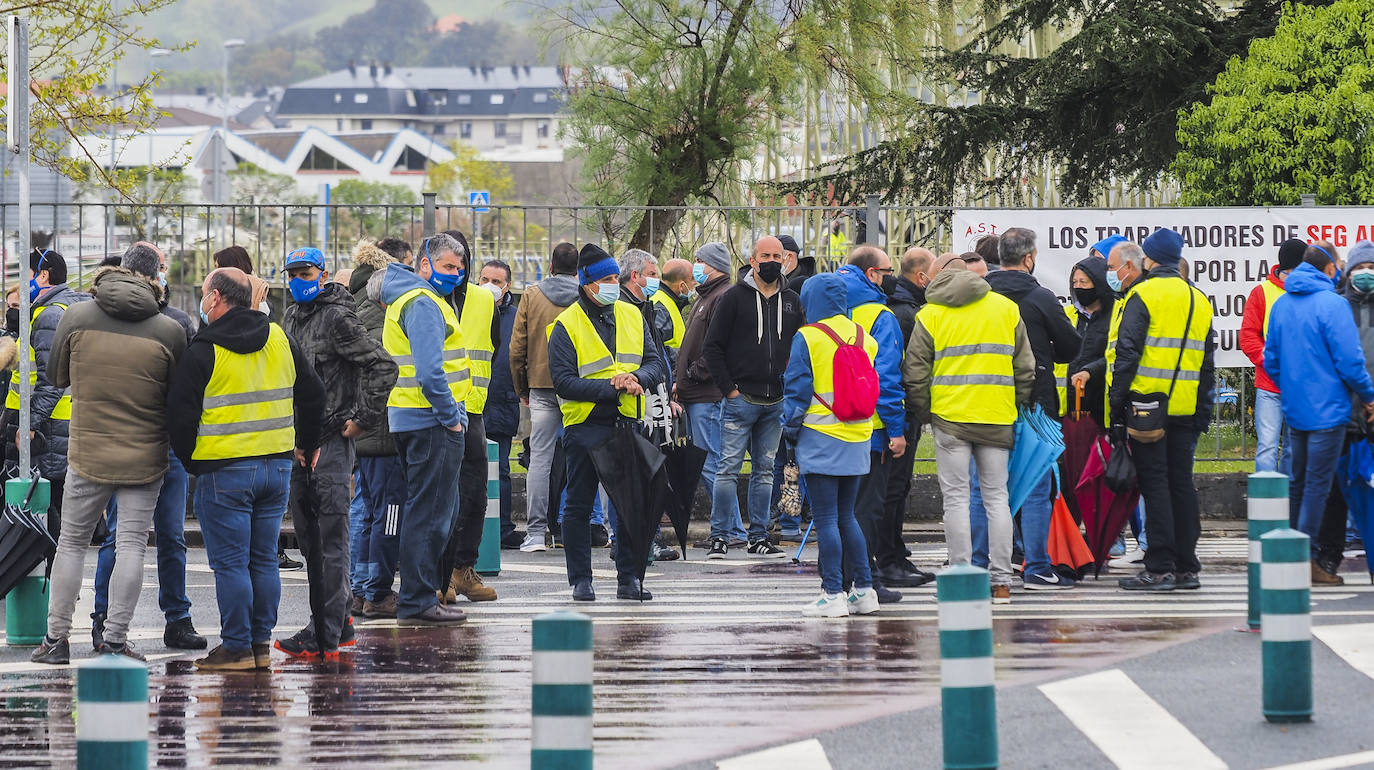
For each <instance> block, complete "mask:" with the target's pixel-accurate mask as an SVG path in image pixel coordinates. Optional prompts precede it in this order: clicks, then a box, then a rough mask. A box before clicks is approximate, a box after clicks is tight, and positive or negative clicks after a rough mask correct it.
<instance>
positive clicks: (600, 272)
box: [577, 257, 620, 286]
mask: <svg viewBox="0 0 1374 770" xmlns="http://www.w3.org/2000/svg"><path fill="white" fill-rule="evenodd" d="M619 272H620V266H619V265H617V264H616V263H615V260H614V259H611V258H610V257H606V258H605V259H602V260H599V261H596V262H593V263H591V264H590V265H587V266H586V267H582V268H578V270H577V276H578V282H577V283H578V285H579V286H586V285H587V284H589V283H596V282H597V281H599V280H601V279H602V278H605V277H606V276H608V275H615V274H616V273H619Z"/></svg>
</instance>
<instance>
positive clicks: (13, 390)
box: [5, 302, 72, 421]
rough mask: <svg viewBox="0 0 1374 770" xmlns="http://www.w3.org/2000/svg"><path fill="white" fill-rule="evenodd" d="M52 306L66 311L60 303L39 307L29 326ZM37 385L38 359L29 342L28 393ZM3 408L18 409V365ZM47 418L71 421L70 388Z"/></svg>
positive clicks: (63, 393)
mask: <svg viewBox="0 0 1374 770" xmlns="http://www.w3.org/2000/svg"><path fill="white" fill-rule="evenodd" d="M53 306H56V307H60V308H62V309H63V310H64V311H65V310H66V309H67V306H66V305H63V304H62V303H60V302H54V303H53V304H52V305H44V306H43V307H40V308H38V309H37V310H35V311H34V312H33V315H32V316H30V319H29V325H30V326H32V325H33V323H34V322H36V321H37V320H38V317H39V316H41V315H43V311H44V310H47V309H48V308H50V307H53ZM37 384H38V359H36V358H34V356H33V343H32V342H30V343H29V392H30V393H32V392H33V388H34V386H35V385H37ZM5 408H6V409H14V410H16V411H18V409H19V365H18V364H15V365H14V371H13V372H10V392H9V393H8V394H7V395H6V396H5ZM48 416H49V417H50V418H52V419H54V420H68V421H70V420H71V419H72V389H71V388H67V389H66V390H64V391H62V397H61V398H59V399H57V405H56V406H54V407H53V408H52V414H50V415H48Z"/></svg>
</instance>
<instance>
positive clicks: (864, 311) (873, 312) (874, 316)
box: [827, 302, 897, 430]
mask: <svg viewBox="0 0 1374 770" xmlns="http://www.w3.org/2000/svg"><path fill="white" fill-rule="evenodd" d="M883 313H888V314H891V315H892V319H893V320H894V321H895V320H896V319H897V315H896V314H895V313H893V312H892V311H891V310H889V309H888V307H887V305H884V304H882V303H881V302H869V303H867V304H864V305H859V306H858V307H856V308H854V310H853V311H852V312H851V313H850V315H851V316H852V317H853V319H854V323H856V324H858V325H860V326H862V327H863V328H864V332H865V333H866V334H867V335H868V336H867V339H874V336H873V326H874V324H876V323H878V318H879V316H881V315H882V314H883ZM841 339H843V337H842V338H841ZM830 344H831V345H832V346H833V345H834V344H835V343H834V342H833V341H831V343H830ZM875 344H876V343H875ZM882 376H883V374H882V372H878V380H879V382H880V383H881V382H882ZM879 398H881V396H879ZM827 400H829V399H827ZM870 422H871V423H872V425H873V430H882V429H883V418H881V417H879V416H878V410H876V409H875V410H873V419H872V420H871V421H870Z"/></svg>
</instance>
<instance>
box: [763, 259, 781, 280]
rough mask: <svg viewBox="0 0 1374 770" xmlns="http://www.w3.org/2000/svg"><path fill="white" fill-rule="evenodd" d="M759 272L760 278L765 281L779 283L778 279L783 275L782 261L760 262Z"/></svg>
mask: <svg viewBox="0 0 1374 770" xmlns="http://www.w3.org/2000/svg"><path fill="white" fill-rule="evenodd" d="M758 274H759V280H760V281H763V282H764V283H777V281H778V279H779V278H781V277H782V263H781V262H760V263H759V269H758Z"/></svg>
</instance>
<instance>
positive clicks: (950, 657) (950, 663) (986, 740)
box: [935, 564, 997, 770]
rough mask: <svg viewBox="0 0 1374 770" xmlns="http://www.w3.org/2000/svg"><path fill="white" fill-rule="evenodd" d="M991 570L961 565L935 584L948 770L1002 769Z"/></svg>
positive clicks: (941, 710) (945, 571)
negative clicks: (999, 756) (989, 572)
mask: <svg viewBox="0 0 1374 770" xmlns="http://www.w3.org/2000/svg"><path fill="white" fill-rule="evenodd" d="M990 590H991V589H990V586H989V584H988V573H987V570H983V569H979V568H977V567H974V566H971V565H968V564H961V565H957V566H954V567H950V568H948V569H946V570H944V571H943V572H941V573H940V574H939V575H938V576H937V577H936V579H935V596H936V599H937V600H938V602H939V608H940V688H941V689H940V718H941V722H942V723H943V732H944V746H945V767H946V768H947V769H948V770H955V769H956V768H958V769H959V770H971V769H973V768H994V767H997V690H996V687H995V686H994V682H993V679H994V671H993V661H992V596H991V593H990Z"/></svg>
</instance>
